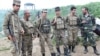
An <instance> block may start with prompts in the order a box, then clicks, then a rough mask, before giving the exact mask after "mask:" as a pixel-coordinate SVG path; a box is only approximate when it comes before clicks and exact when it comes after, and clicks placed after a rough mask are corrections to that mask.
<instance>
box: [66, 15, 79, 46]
mask: <svg viewBox="0 0 100 56" xmlns="http://www.w3.org/2000/svg"><path fill="white" fill-rule="evenodd" d="M66 21H67V24H68V45H71V46H75V45H76V41H77V37H78V25H77V24H78V17H77V16H76V15H74V16H72V15H71V14H69V15H68V16H67V18H66Z"/></svg>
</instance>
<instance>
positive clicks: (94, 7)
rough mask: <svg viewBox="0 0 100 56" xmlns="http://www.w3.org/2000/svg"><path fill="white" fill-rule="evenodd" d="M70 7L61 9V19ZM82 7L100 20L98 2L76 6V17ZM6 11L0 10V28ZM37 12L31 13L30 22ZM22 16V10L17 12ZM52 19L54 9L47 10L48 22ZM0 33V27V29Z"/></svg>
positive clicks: (99, 3) (0, 28)
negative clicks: (86, 8)
mask: <svg viewBox="0 0 100 56" xmlns="http://www.w3.org/2000/svg"><path fill="white" fill-rule="evenodd" d="M71 6H73V5H69V6H63V7H61V15H62V16H63V17H66V16H67V14H68V13H69V12H70V7H71ZM84 6H85V7H88V8H89V11H90V13H92V14H93V15H94V16H95V17H99V18H100V2H92V3H89V4H86V5H77V6H76V8H77V15H80V14H82V11H81V8H82V7H84ZM7 11H8V10H0V26H2V24H3V20H4V16H5V13H7ZM37 11H38V10H36V11H31V15H32V17H31V18H32V20H34V19H35V16H36V13H37ZM23 15H24V14H23V10H20V11H19V16H20V17H21V18H22V17H23ZM54 17H55V10H54V8H52V9H48V18H49V19H50V20H52V19H53V18H54ZM0 31H2V27H0Z"/></svg>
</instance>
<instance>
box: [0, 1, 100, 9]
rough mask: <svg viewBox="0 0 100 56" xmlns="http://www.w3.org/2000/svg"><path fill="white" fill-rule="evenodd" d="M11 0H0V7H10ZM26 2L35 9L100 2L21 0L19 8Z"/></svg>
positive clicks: (22, 7)
mask: <svg viewBox="0 0 100 56" xmlns="http://www.w3.org/2000/svg"><path fill="white" fill-rule="evenodd" d="M12 2H13V0H0V9H11V8H12ZM27 2H29V3H30V2H31V3H34V4H35V6H36V9H43V8H54V7H56V6H67V5H84V4H88V3H90V2H100V0H84V1H83V0H21V9H24V4H25V3H27Z"/></svg>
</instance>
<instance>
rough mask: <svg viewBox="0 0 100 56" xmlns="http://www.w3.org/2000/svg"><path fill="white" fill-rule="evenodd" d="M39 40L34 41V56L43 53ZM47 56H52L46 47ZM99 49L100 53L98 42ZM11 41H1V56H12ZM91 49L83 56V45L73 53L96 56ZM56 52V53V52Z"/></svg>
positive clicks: (76, 55) (77, 55) (78, 55)
mask: <svg viewBox="0 0 100 56" xmlns="http://www.w3.org/2000/svg"><path fill="white" fill-rule="evenodd" d="M38 40H39V39H38V38H36V39H35V40H34V41H33V45H34V46H33V56H41V52H40V49H41V48H40V46H39V41H38ZM45 47H46V56H50V53H49V49H48V46H47V45H46V46H45ZM97 48H98V51H99V52H100V41H98V42H97ZM9 49H10V41H8V40H7V39H6V38H1V39H0V56H12V55H11V53H10V50H9ZM88 49H89V53H88V54H83V47H82V46H81V45H78V46H77V47H76V49H75V50H76V53H72V56H96V55H95V54H94V53H93V50H92V48H91V47H89V48H88ZM61 51H62V53H63V48H62V46H61ZM55 52H56V51H55Z"/></svg>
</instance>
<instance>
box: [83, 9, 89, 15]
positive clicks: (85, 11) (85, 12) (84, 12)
mask: <svg viewBox="0 0 100 56" xmlns="http://www.w3.org/2000/svg"><path fill="white" fill-rule="evenodd" d="M82 13H83V14H84V15H85V14H87V13H88V8H87V7H83V8H82Z"/></svg>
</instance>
